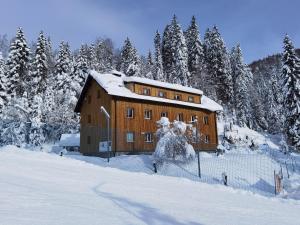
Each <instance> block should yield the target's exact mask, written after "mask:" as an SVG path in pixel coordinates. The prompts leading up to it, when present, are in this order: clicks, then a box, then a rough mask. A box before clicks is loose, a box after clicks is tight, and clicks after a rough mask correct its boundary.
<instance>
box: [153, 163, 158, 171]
mask: <svg viewBox="0 0 300 225" xmlns="http://www.w3.org/2000/svg"><path fill="white" fill-rule="evenodd" d="M153 167H154V173H157V167H156V163H153Z"/></svg>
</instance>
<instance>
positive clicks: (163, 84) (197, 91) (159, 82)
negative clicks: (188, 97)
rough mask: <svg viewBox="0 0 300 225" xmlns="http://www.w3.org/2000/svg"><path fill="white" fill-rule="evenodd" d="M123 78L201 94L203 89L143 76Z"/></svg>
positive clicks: (127, 80) (126, 80)
mask: <svg viewBox="0 0 300 225" xmlns="http://www.w3.org/2000/svg"><path fill="white" fill-rule="evenodd" d="M123 80H124V81H125V82H133V83H141V84H148V85H152V86H156V87H162V88H168V89H173V90H178V91H184V92H188V93H193V94H199V95H203V91H201V90H198V89H195V88H191V87H186V86H182V85H180V84H171V83H167V82H161V81H158V80H153V79H148V78H144V77H133V76H131V77H129V76H124V77H123Z"/></svg>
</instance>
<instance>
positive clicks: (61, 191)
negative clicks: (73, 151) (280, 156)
mask: <svg viewBox="0 0 300 225" xmlns="http://www.w3.org/2000/svg"><path fill="white" fill-rule="evenodd" d="M203 157H204V155H203ZM75 158H77V159H75ZM207 158H209V156H207ZM0 162H1V163H0V224H1V225H2V224H3V225H27V224H28V225H41V224H43V225H47V224H51V225H54V224H55V225H60V224H61V225H68V224H72V225H73V224H76V225H80V224H84V225H86V224H89V225H93V224H97V225H98V224H151V225H152V224H154V225H155V224H167V225H168V224H170V225H171V224H172V225H173V224H190V225H196V224H219V225H222V224H224V225H225V224H226V225H228V224H239V225H243V224H249V225H250V224H251V225H253V224H260V225H263V224H268V225H269V224H272V225H276V224H280V225H282V224H287V225H292V224H295V225H296V224H297V225H298V224H300V216H299V212H300V201H297V200H294V199H282V198H278V197H266V196H262V195H258V194H253V193H252V192H248V191H244V190H240V189H233V188H231V187H225V186H223V185H219V184H206V183H202V182H198V181H194V180H192V179H186V178H182V177H171V176H161V175H158V174H153V172H152V167H151V166H149V168H148V167H147V165H151V158H150V157H149V156H121V157H117V158H114V159H112V161H111V162H110V164H109V166H108V164H107V162H106V161H105V160H104V159H99V158H95V157H83V156H78V155H77V156H74V155H73V156H71V155H69V156H68V157H60V156H58V155H56V154H49V153H44V152H36V151H28V150H24V149H18V148H16V147H13V146H6V147H3V148H1V149H0ZM145 165H146V166H145ZM113 167H115V168H113ZM141 168H144V169H143V170H142V171H141Z"/></svg>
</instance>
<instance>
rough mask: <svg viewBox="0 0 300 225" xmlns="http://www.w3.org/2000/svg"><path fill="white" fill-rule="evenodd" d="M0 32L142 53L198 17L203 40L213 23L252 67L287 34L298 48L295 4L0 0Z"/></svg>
mask: <svg viewBox="0 0 300 225" xmlns="http://www.w3.org/2000/svg"><path fill="white" fill-rule="evenodd" d="M0 2H1V13H0V34H7V35H8V36H9V37H13V36H14V35H15V33H16V29H17V28H18V27H22V28H23V29H24V32H25V36H26V38H27V40H28V42H31V41H34V40H36V39H37V36H38V34H39V32H40V31H41V30H43V31H44V32H45V33H47V34H48V35H50V37H51V39H52V42H53V44H54V47H55V48H57V47H58V44H59V42H60V41H62V40H65V41H68V42H69V43H70V45H71V47H72V48H73V49H76V48H79V46H80V45H81V44H83V43H91V42H93V41H94V40H95V38H96V37H109V38H111V39H112V40H113V42H114V44H115V45H116V47H121V46H122V44H123V42H124V40H125V38H126V37H129V38H130V39H131V40H132V42H133V44H134V45H135V46H136V48H137V49H138V51H139V52H140V53H141V54H146V53H147V52H148V51H149V49H153V37H154V34H155V31H156V30H159V31H160V32H161V33H162V32H163V30H164V28H165V26H166V25H167V24H168V23H170V21H171V19H172V17H173V15H174V14H176V16H177V17H178V21H179V22H180V24H181V26H182V28H183V29H186V28H187V26H188V25H189V23H190V20H191V17H192V15H195V16H196V19H197V23H198V26H199V28H200V36H201V39H202V40H203V36H204V33H205V30H206V29H207V28H209V27H212V26H213V25H217V26H218V28H219V30H220V33H221V35H222V37H223V39H224V40H225V43H226V46H227V47H228V49H230V48H231V47H233V46H235V45H236V44H237V43H240V44H241V47H242V50H243V54H244V58H245V62H246V63H250V62H252V61H253V60H257V59H260V58H263V57H266V56H268V55H272V54H274V53H278V52H280V51H282V39H283V36H284V35H285V34H286V33H288V34H289V36H290V37H291V38H292V40H293V41H294V45H295V46H296V47H300V13H299V10H300V1H299V0H273V1H272V0H247V1H246V0H239V1H238V0H164V1H163V0H107V1H104V0H52V1H50V0H48V1H46V0H26V1H24V0H0Z"/></svg>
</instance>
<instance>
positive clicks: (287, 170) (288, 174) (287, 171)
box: [285, 161, 290, 179]
mask: <svg viewBox="0 0 300 225" xmlns="http://www.w3.org/2000/svg"><path fill="white" fill-rule="evenodd" d="M285 168H286V173H287V176H288V179H290V173H289V169H288V166H287V163H286V161H285Z"/></svg>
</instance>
